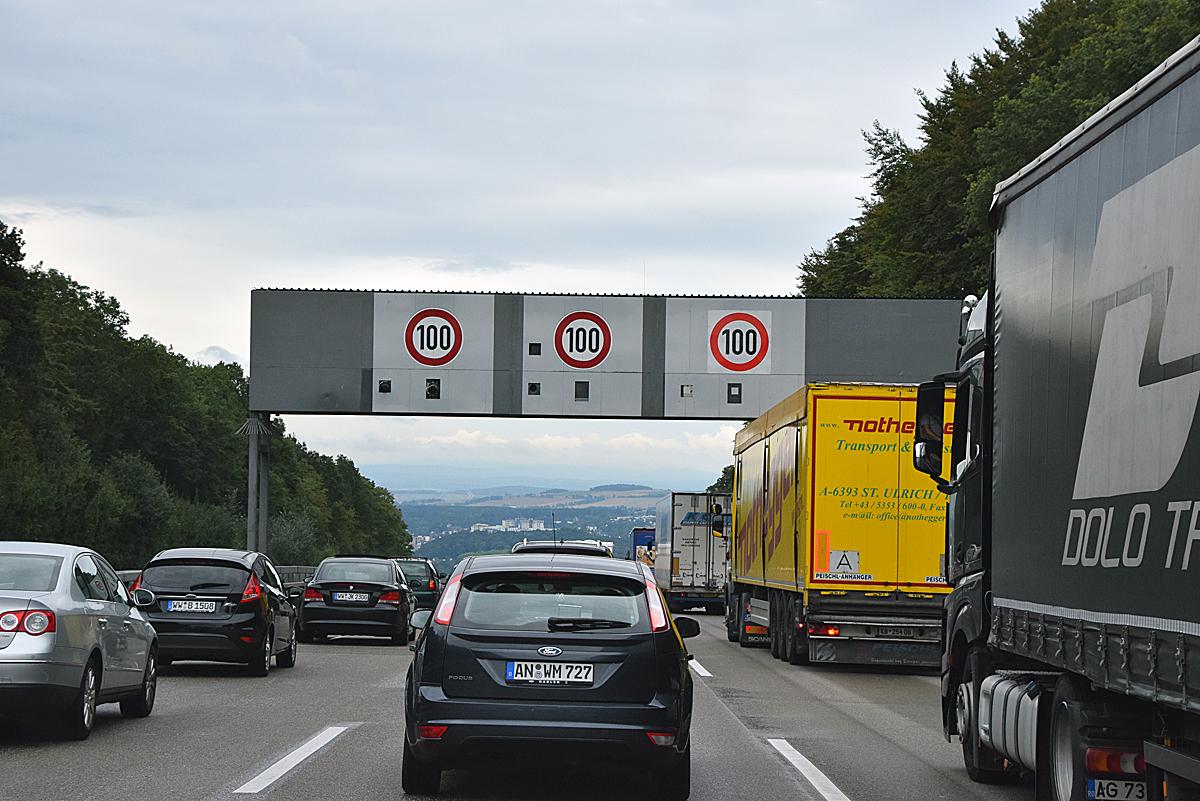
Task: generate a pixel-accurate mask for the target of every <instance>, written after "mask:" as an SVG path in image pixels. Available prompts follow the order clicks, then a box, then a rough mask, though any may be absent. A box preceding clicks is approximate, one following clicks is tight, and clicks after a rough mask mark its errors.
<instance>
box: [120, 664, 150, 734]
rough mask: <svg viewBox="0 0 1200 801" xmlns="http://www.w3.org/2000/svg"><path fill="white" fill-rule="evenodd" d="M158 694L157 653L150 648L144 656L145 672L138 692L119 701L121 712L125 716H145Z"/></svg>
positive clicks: (148, 714)
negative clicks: (147, 654)
mask: <svg viewBox="0 0 1200 801" xmlns="http://www.w3.org/2000/svg"><path fill="white" fill-rule="evenodd" d="M157 695H158V654H157V653H156V652H155V651H153V650H151V651H150V655H149V656H147V657H146V672H145V674H144V675H143V676H142V686H141V688H140V689H139V690H138V694H137V695H134V696H130V697H129V698H125V699H123V700H122V701H121V714H122V715H124V716H125V717H127V718H145V717H149V716H150V712H151V711H153V709H154V699H155V697H156V696H157Z"/></svg>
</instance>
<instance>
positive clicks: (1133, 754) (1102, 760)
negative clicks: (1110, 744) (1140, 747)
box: [1083, 748, 1146, 776]
mask: <svg viewBox="0 0 1200 801" xmlns="http://www.w3.org/2000/svg"><path fill="white" fill-rule="evenodd" d="M1083 764H1084V767H1085V768H1086V769H1087V772H1088V773H1107V774H1116V775H1120V776H1144V775H1145V774H1146V757H1145V756H1143V755H1142V753H1141V752H1140V751H1126V750H1123V749H1120V748H1089V749H1088V750H1087V751H1086V752H1085V753H1084V758H1083Z"/></svg>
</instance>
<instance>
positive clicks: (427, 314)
mask: <svg viewBox="0 0 1200 801" xmlns="http://www.w3.org/2000/svg"><path fill="white" fill-rule="evenodd" d="M462 344H463V333H462V326H461V325H460V324H459V322H458V318H457V317H455V316H454V315H453V314H451V313H450V312H448V311H446V310H445V309H422V310H421V311H419V312H417V313H416V314H414V315H413V316H412V319H411V320H409V321H408V326H407V327H406V328H405V329H404V347H405V349H406V350H407V351H408V355H409V356H411V357H413V359H414V360H415V361H417V362H419V363H421V364H423V365H426V366H427V367H441V366H442V365H444V364H449V363H450V362H452V361H454V357H455V356H457V355H458V352H459V351H460V350H462Z"/></svg>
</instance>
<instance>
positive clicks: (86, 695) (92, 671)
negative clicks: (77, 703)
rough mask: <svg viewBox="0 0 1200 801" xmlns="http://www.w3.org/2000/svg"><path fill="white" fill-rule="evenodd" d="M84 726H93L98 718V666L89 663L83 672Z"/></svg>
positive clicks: (86, 727) (88, 727)
mask: <svg viewBox="0 0 1200 801" xmlns="http://www.w3.org/2000/svg"><path fill="white" fill-rule="evenodd" d="M82 714H83V727H84V728H85V729H90V728H92V723H93V722H94V721H95V719H96V668H94V667H92V666H91V665H88V666H87V667H86V668H84V673H83V710H82Z"/></svg>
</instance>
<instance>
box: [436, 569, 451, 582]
mask: <svg viewBox="0 0 1200 801" xmlns="http://www.w3.org/2000/svg"><path fill="white" fill-rule="evenodd" d="M437 577H438V578H439V579H441V580H442V581H445V580H446V579H447V578H449V577H450V574H449V573H446V572H444V571H440V570H439V571H438V574H437Z"/></svg>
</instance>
